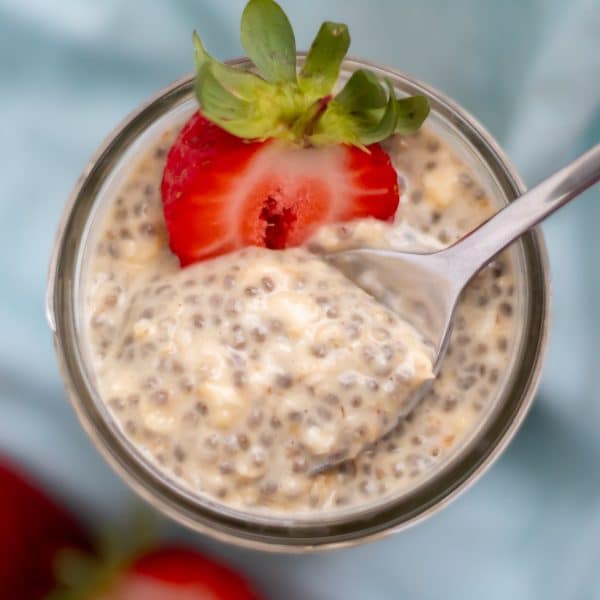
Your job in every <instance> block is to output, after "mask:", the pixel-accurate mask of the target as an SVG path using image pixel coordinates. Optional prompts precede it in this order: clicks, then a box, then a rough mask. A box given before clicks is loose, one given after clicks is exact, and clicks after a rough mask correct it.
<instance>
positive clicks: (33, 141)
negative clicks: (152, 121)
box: [0, 0, 600, 600]
mask: <svg viewBox="0 0 600 600" xmlns="http://www.w3.org/2000/svg"><path fill="white" fill-rule="evenodd" d="M243 4H244V2H243V1H242V0H231V1H230V0H227V1H225V0H221V1H219V0H212V1H211V0H178V1H175V0H153V1H152V2H149V1H142V0H123V1H119V0H103V1H102V2H100V1H97V2H92V1H89V0H55V1H52V2H51V1H48V0H0V81H1V83H0V86H1V87H0V134H1V140H2V146H1V149H0V282H2V283H1V284H0V285H1V291H2V293H1V294H0V403H1V404H0V406H1V413H0V447H1V448H2V449H3V450H4V451H5V452H7V453H9V454H11V455H12V456H14V457H16V458H17V459H18V460H19V461H21V462H22V463H23V464H24V465H26V466H27V467H28V468H30V469H31V470H32V471H33V472H34V473H36V474H37V475H38V476H39V477H41V478H42V479H43V481H45V482H46V483H47V484H48V485H49V486H51V487H53V488H54V489H55V490H56V492H57V493H58V494H59V495H60V496H61V497H62V498H63V499H64V500H65V501H67V502H69V503H70V504H71V505H72V506H73V507H75V509H76V510H78V511H80V512H81V513H83V514H85V515H87V517H88V518H89V520H90V522H91V523H94V524H96V525H98V526H100V524H101V523H102V522H105V521H107V520H109V519H110V518H116V517H117V516H118V515H119V514H120V513H122V512H123V511H124V509H125V507H126V506H128V505H129V504H130V503H131V502H132V501H133V497H132V494H131V493H130V492H129V491H128V490H127V489H126V488H125V486H124V485H123V484H122V483H121V482H120V481H119V480H118V479H117V477H116V476H115V475H114V474H113V473H112V472H111V471H110V470H109V468H108V467H107V466H106V465H105V464H104V462H103V461H102V460H101V459H100V458H99V455H98V454H97V453H96V451H95V450H94V449H93V448H92V446H91V444H90V443H89V441H88V439H87V438H86V436H85V435H84V433H83V431H82V430H81V429H80V427H79V425H78V423H77V422H76V420H75V417H74V415H73V413H72V411H71V409H70V407H69V405H68V404H67V401H66V398H65V393H64V391H63V387H62V384H61V381H60V378H59V375H58V371H57V368H56V364H55V360H54V354H53V349H52V343H51V338H50V333H49V331H48V328H47V327H46V323H45V320H44V314H43V297H44V290H45V285H46V268H47V263H48V259H49V255H50V248H51V246H52V240H53V236H54V230H55V226H56V224H57V222H58V220H59V216H60V214H61V211H62V207H63V204H64V202H65V200H66V198H67V196H68V194H69V191H70V188H71V187H72V185H73V183H74V181H75V179H76V178H77V176H78V173H79V171H80V170H81V168H82V167H83V166H84V164H85V163H86V161H87V159H88V157H89V156H90V155H91V154H92V152H93V151H94V149H95V148H96V146H97V145H98V144H99V143H100V141H101V140H102V139H103V137H104V136H105V135H106V134H107V132H108V131H110V130H111V129H112V128H113V126H114V125H115V124H116V123H117V122H119V121H120V120H121V119H122V118H123V117H124V116H125V115H126V114H127V113H128V112H129V111H130V110H131V109H132V108H134V107H135V106H136V105H137V104H138V103H139V102H141V101H142V100H144V99H145V98H146V97H148V96H149V95H151V94H152V93H154V92H155V91H156V90H157V89H158V88H161V87H163V86H165V85H166V84H168V83H170V82H171V81H172V80H174V79H176V78H178V77H179V76H180V75H182V74H183V73H185V72H187V71H190V70H191V67H192V64H191V44H190V32H191V30H192V29H193V28H197V29H198V30H199V31H200V32H201V34H202V36H203V38H204V40H205V42H206V44H207V46H208V48H209V49H210V50H211V51H212V52H213V53H214V54H216V55H217V56H219V57H221V58H228V57H232V56H235V55H239V54H241V49H240V47H239V42H238V37H237V23H238V19H239V15H240V13H241V10H242V8H243ZM282 4H283V5H284V7H285V8H286V10H287V12H288V14H289V15H290V18H291V20H292V22H293V23H294V25H295V28H296V31H297V37H298V45H299V47H306V46H307V45H308V44H309V42H310V39H311V37H312V35H313V33H314V32H315V31H316V28H317V26H318V24H319V23H320V22H321V21H322V20H324V19H326V18H327V19H332V20H336V19H337V20H343V21H345V22H347V23H348V24H349V25H350V28H351V32H352V34H353V45H352V49H351V53H352V54H354V55H356V56H365V57H369V58H371V59H373V60H376V61H381V62H383V63H387V64H389V65H391V66H393V67H397V68H399V69H402V70H404V71H406V72H408V73H410V74H412V75H414V76H416V77H418V78H420V79H423V80H425V81H427V82H429V83H431V84H432V85H434V86H436V87H438V88H439V89H441V90H442V91H444V92H446V93H447V94H449V95H450V96H451V97H453V98H455V99H456V100H457V101H459V102H460V103H461V104H463V105H464V106H465V107H466V108H467V109H469V110H470V111H471V112H472V113H473V114H474V115H475V116H477V117H478V118H479V119H480V120H481V121H482V122H483V123H484V124H485V125H486V126H487V127H488V128H489V129H490V130H491V131H492V133H493V134H494V135H495V136H496V137H497V139H498V140H499V141H500V142H501V144H502V145H503V146H504V148H505V149H506V150H507V151H508V153H509V154H510V155H511V157H512V158H513V160H514V162H515V164H516V166H517V167H518V169H519V170H520V171H521V173H522V174H523V176H524V177H525V179H526V181H527V182H528V183H529V184H532V183H535V182H536V181H537V180H538V179H539V178H541V177H542V176H544V175H546V174H549V173H550V172H551V171H552V170H553V169H554V168H556V167H559V166H560V165H561V164H562V163H563V162H565V161H567V160H568V159H570V158H573V157H575V155H576V154H577V153H578V152H580V151H582V150H584V149H585V148H587V147H589V146H591V145H593V144H594V143H597V142H598V141H600V33H599V32H600V2H599V1H598V0H569V1H568V2H564V1H562V0H520V1H518V0H505V1H504V2H496V1H495V0H494V1H492V0H488V1H481V0H479V1H478V0H453V1H452V2H449V1H442V0H420V1H414V0H397V1H394V0H387V1H386V0H370V1H369V2H365V1H363V0H335V1H334V0H332V1H323V0H302V1H301V2H300V1H292V0H283V1H282ZM599 201H600V190H598V189H597V190H595V191H593V192H591V193H588V194H587V196H586V197H585V198H582V199H580V200H579V201H578V202H577V203H576V204H574V205H572V206H569V207H568V208H566V209H564V210H563V211H561V212H560V214H558V215H556V216H555V217H553V218H552V219H551V221H550V222H549V223H548V224H547V225H546V226H545V232H546V234H547V239H548V245H549V251H550V256H551V261H552V267H553V275H554V300H555V301H554V325H553V328H552V340H551V347H550V353H549V356H548V360H547V365H546V370H545V374H544V378H543V382H542V386H541V390H540V393H539V395H538V398H537V401H536V405H535V408H534V410H533V412H532V414H531V415H530V417H529V419H528V421H527V422H526V424H525V426H524V428H523V429H522V431H521V432H520V434H519V435H518V436H517V439H516V440H515V442H514V443H513V444H512V446H511V447H510V448H509V450H508V451H507V452H506V454H505V455H504V456H503V458H502V459H501V460H500V461H499V462H498V463H497V464H496V466H495V467H494V468H493V469H492V470H491V471H490V472H489V473H488V474H487V475H486V476H485V477H484V479H483V480H482V481H481V482H479V483H478V484H477V485H476V486H475V487H474V488H473V489H472V490H470V491H469V492H468V493H466V494H465V495H463V496H462V497H461V498H459V500H458V501H456V502H455V503H454V504H452V505H451V506H450V507H449V508H447V509H446V510H445V511H443V512H442V513H440V514H439V515H437V516H435V517H434V518H432V519H430V520H429V521H427V522H426V523H424V524H422V525H420V526H418V527H416V528H414V529H412V530H410V531H408V532H406V533H404V534H402V535H399V536H395V537H392V538H390V539H387V540H385V541H382V542H379V543H376V544H372V545H368V546H365V547H360V548H358V549H354V550H349V551H344V552H339V553H335V554H328V555H321V556H313V557H310V556H308V557H285V556H282V557H279V556H269V555H264V554H260V553H253V552H249V551H238V550H233V549H231V548H228V547H226V546H222V545H219V544H215V543H212V542H208V541H207V540H204V539H197V538H196V541H197V543H198V544H200V545H201V546H205V547H210V548H211V550H212V551H214V552H215V553H217V554H220V555H223V556H225V557H227V558H228V559H229V560H230V561H232V562H233V563H236V564H238V565H239V567H240V568H242V569H244V570H246V571H248V572H249V573H252V574H253V576H254V577H255V579H256V580H257V581H258V582H259V583H261V584H262V585H263V588H264V590H265V592H267V593H268V594H270V597H271V598H274V599H278V598H283V597H285V598H286V600H335V599H345V600H358V599H367V598H368V599H373V600H388V599H390V600H391V599H396V598H405V599H411V600H412V599H421V598H423V599H432V600H437V599H440V598H444V599H445V600H451V599H454V598H457V599H458V598H460V599H465V598H466V599H468V598H486V599H503V600H504V599H506V598H511V599H526V598H527V599H529V598H545V599H555V598H556V599H561V600H563V599H569V600H570V599H573V600H575V599H577V600H580V599H581V600H584V599H585V600H588V599H598V598H600V469H599V467H598V465H599V464H600V434H599V432H600V392H599V391H598V386H597V384H596V381H595V378H594V377H595V375H596V374H597V372H598V367H599V366H600V365H599V360H598V352H597V351H596V348H597V340H598V337H599V335H600V303H599V298H600V287H599V286H600V261H599V260H598V258H599V250H600V248H599V245H600V242H599V237H598V225H599V223H600V204H599ZM0 493H1V490H0ZM173 533H174V535H182V534H183V532H182V531H181V530H180V529H178V528H176V527H174V528H173Z"/></svg>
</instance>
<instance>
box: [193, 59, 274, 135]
mask: <svg viewBox="0 0 600 600" xmlns="http://www.w3.org/2000/svg"><path fill="white" fill-rule="evenodd" d="M215 68H217V67H216V66H215V65H214V64H209V63H206V64H205V65H204V66H203V67H202V68H201V69H200V71H199V72H198V75H197V77H196V98H197V99H198V103H199V104H200V108H201V109H202V113H203V114H204V115H205V116H206V117H207V118H208V119H210V120H211V121H213V123H216V124H217V125H219V127H221V128H223V129H225V131H228V132H229V133H231V134H232V135H235V136H237V137H240V138H245V139H265V138H267V137H284V136H282V135H279V133H280V132H279V131H278V125H277V119H278V117H279V111H278V110H277V103H276V102H272V103H268V102H264V103H263V104H259V103H250V102H247V101H245V100H243V99H241V98H238V97H237V96H235V95H234V94H232V93H231V92H229V91H228V90H227V89H225V87H224V86H223V85H222V84H221V82H220V81H219V80H218V79H217V78H216V76H215V74H214V69H215ZM271 104H273V106H271Z"/></svg>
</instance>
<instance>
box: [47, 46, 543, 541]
mask: <svg viewBox="0 0 600 600" xmlns="http://www.w3.org/2000/svg"><path fill="white" fill-rule="evenodd" d="M303 57H304V54H299V62H302V60H303ZM229 64H232V65H238V66H248V65H250V62H249V60H248V59H245V58H239V59H235V60H232V61H229ZM362 67H368V68H370V69H371V70H373V71H375V72H376V73H377V74H378V75H380V76H384V77H388V78H390V79H391V80H392V82H393V83H394V85H395V86H396V87H397V88H398V89H400V90H402V91H404V92H407V93H409V94H425V95H427V96H428V98H429V100H430V103H431V106H432V111H434V112H436V113H437V114H438V115H439V116H440V117H441V118H442V119H444V120H445V121H448V122H450V123H451V124H452V125H453V127H454V128H455V129H457V130H458V132H459V133H461V134H462V135H463V136H464V137H465V138H466V140H467V141H468V142H469V144H470V145H471V146H472V147H473V149H474V151H475V152H476V153H477V154H478V156H479V157H480V158H481V160H482V161H483V162H484V163H485V164H486V165H487V166H488V167H489V168H490V169H491V171H492V172H493V174H494V176H495V177H496V178H497V180H498V184H499V186H500V188H501V189H502V192H503V194H504V196H505V198H506V200H507V201H512V200H513V199H514V198H515V197H518V196H519V195H520V194H522V193H523V192H524V191H525V187H524V185H523V183H522V181H521V180H520V178H519V176H518V175H517V174H516V172H515V170H514V169H513V167H512V166H511V164H510V162H509V160H508V158H507V157H506V156H505V154H504V152H503V151H502V150H501V148H500V147H499V145H498V144H497V142H496V141H495V140H494V139H493V137H492V136H491V135H490V134H489V133H488V132H487V131H486V130H485V128H484V127H483V126H482V125H481V124H480V123H479V122H478V121H477V120H476V119H474V118H473V117H472V116H471V115H470V114H469V113H468V112H466V111H465V110H464V109H463V108H461V107H460V106H459V105H457V104H456V103H455V102H453V101H452V100H450V99H449V98H447V97H446V96H445V95H444V94H442V93H440V92H438V91H437V90H435V89H434V88H432V87H430V86H428V85H425V84H422V83H421V82H419V81H416V80H414V79H412V78H411V77H409V76H406V75H404V74H403V73H401V72H398V71H395V70H392V69H389V68H387V67H383V66H380V65H377V64H375V63H372V62H369V61H363V60H357V59H352V58H348V59H346V60H345V61H344V63H343V65H342V68H343V69H344V70H345V71H352V70H355V69H356V68H362ZM192 86H193V76H190V75H188V76H185V77H183V78H181V79H179V80H177V81H176V82H174V83H173V84H171V85H170V86H168V87H166V88H164V89H162V90H160V91H159V92H157V93H156V94H155V95H154V96H152V97H151V98H150V99H149V100H148V101H147V102H145V103H144V104H143V105H141V106H140V107H139V108H137V109H136V110H135V111H133V112H132V113H131V114H130V115H128V116H127V117H126V118H125V119H124V120H123V121H122V122H121V123H120V124H119V125H118V126H117V127H116V128H115V129H114V130H113V132H112V133H111V134H109V136H108V137H107V138H106V139H105V141H104V143H103V144H102V145H101V146H100V148H99V149H98V151H97V152H96V153H95V154H94V156H93V157H92V159H91V160H90V161H89V163H88V164H87V166H86V167H85V169H84V170H83V173H82V175H81V176H80V178H79V180H78V182H77V184H76V186H75V188H74V190H73V192H72V194H71V196H70V198H69V200H68V202H67V204H66V206H65V209H64V212H63V216H62V219H61V222H60V225H59V228H58V232H57V235H56V241H55V246H54V250H53V254H52V258H51V261H50V268H49V277H48V289H47V296H46V315H47V318H48V322H49V324H50V327H51V329H52V331H53V333H54V338H55V349H56V352H57V357H58V362H59V366H60V369H61V373H62V377H63V380H64V382H65V387H66V388H67V391H68V394H69V397H70V400H71V403H72V404H73V407H74V409H75V411H76V413H77V415H78V417H79V420H80V422H81V423H82V426H83V427H84V429H85V430H86V432H87V433H88V435H89V436H90V437H91V438H92V440H93V441H94V443H95V445H96V447H97V448H98V449H99V450H100V452H101V453H102V454H103V456H104V457H105V459H107V461H108V462H109V463H110V464H111V466H112V467H113V468H114V469H115V470H116V471H117V473H118V474H119V475H120V476H121V477H122V478H123V479H124V480H125V481H126V482H127V483H128V484H129V485H130V486H131V487H132V488H133V489H134V490H135V491H136V492H137V493H138V494H139V495H140V496H142V497H143V498H144V499H145V500H147V501H148V502H149V503H150V504H152V505H153V506H155V507H156V508H158V509H159V510H161V511H162V512H163V513H165V514H167V515H168V516H170V517H171V518H173V519H175V520H177V521H179V522H180V523H182V524H184V525H186V526H188V527H190V528H192V529H195V530H197V531H200V532H202V533H205V534H207V535H210V536H212V537H215V538H218V539H220V540H222V541H226V542H230V543H235V544H237V545H243V546H248V547H252V548H260V549H263V550H270V551H279V552H281V551H284V552H306V551H312V550H323V549H331V548H339V547H344V546H350V545H354V544H357V543H362V542H365V541H371V540H375V539H379V538H381V537H383V536H384V535H388V534H389V533H392V532H394V531H398V530H400V529H405V528H407V527H409V526H411V525H414V524H416V523H418V522H420V521H422V520H424V519H425V518H427V517H428V516H430V515H431V514H433V513H435V512H437V511H438V510H440V509H441V508H443V507H444V506H446V505H447V504H448V503H449V502H451V501H452V500H453V499H454V498H456V497H457V496H458V494H459V493H461V492H462V491H464V490H466V489H467V488H468V487H469V486H470V485H472V484H473V483H474V482H475V481H476V480H477V479H478V478H479V477H480V476H481V475H482V474H483V473H484V472H485V471H486V470H487V469H488V468H489V467H490V466H491V464H492V463H493V462H494V461H495V460H496V459H497V458H498V456H499V455H500V454H501V453H502V451H503V450H504V448H505V447H506V446H507V444H508V443H509V442H510V440H511V439H512V437H513V436H514V435H515V433H516V431H517V430H518V428H519V426H520V424H521V423H522V421H523V419H524V418H525V416H526V414H527V412H528V409H529V407H530V406H531V403H532V401H533V397H534V394H535V390H536V388H537V384H538V382H539V378H540V374H541V366H542V363H543V358H544V354H545V349H546V346H547V338H548V327H549V314H550V279H549V274H548V258H547V253H546V249H545V243H544V240H543V237H542V235H541V232H540V231H539V230H534V231H532V232H530V233H528V234H526V236H524V237H523V238H522V241H521V242H519V243H521V244H522V245H523V251H524V253H525V256H526V261H525V262H526V265H525V266H526V270H527V277H526V280H527V284H528V295H529V294H530V295H531V298H529V300H528V303H527V304H528V306H527V309H528V315H527V321H526V323H527V326H528V328H530V329H528V335H527V336H526V337H527V340H526V342H527V344H526V346H527V347H526V348H522V349H521V351H522V352H523V353H524V354H525V355H526V356H523V360H520V361H518V362H519V364H520V370H521V373H520V377H518V378H517V380H516V381H515V383H513V385H517V386H519V389H520V390H521V391H520V393H519V394H516V396H518V397H515V398H514V399H513V400H512V401H511V402H510V403H507V404H509V405H507V406H504V407H502V410H500V411H498V415H496V417H495V419H496V421H497V423H495V425H496V427H491V425H494V424H493V423H490V424H488V429H489V430H490V431H488V436H489V438H490V440H489V441H488V445H487V447H486V448H485V451H482V450H479V452H474V451H473V449H471V451H470V452H469V449H468V448H465V449H464V450H463V451H462V453H461V455H459V456H458V457H456V461H454V460H453V461H451V463H450V464H448V465H446V466H445V467H443V468H442V469H441V471H440V473H439V474H438V475H436V476H435V477H433V478H432V479H431V481H425V482H424V483H423V484H422V485H419V486H416V487H415V489H414V490H411V491H409V492H407V493H406V494H403V495H401V496H400V498H398V499H397V501H391V502H390V503H387V504H385V505H384V506H382V507H381V510H378V508H379V507H375V508H374V509H372V512H373V516H372V517H369V518H366V517H363V515H361V519H360V521H359V525H358V526H357V521H353V520H352V516H356V515H358V514H359V513H360V512H361V511H360V508H357V510H356V511H353V513H351V514H350V515H349V517H348V519H346V520H345V521H344V522H340V523H327V524H317V523H316V522H315V523H310V522H309V521H300V522H298V523H292V522H290V519H285V520H281V521H280V522H279V523H277V524H273V523H272V522H271V523H269V522H268V521H272V519H265V520H264V521H265V522H263V519H261V518H259V517H256V516H255V515H252V516H251V518H252V521H249V520H248V517H249V516H250V515H247V513H244V516H245V518H241V517H239V516H237V514H241V513H238V512H237V511H225V512H223V508H222V507H221V505H218V506H219V509H218V510H216V509H215V508H214V506H211V505H215V506H216V504H217V503H211V502H205V501H202V500H200V499H199V498H198V497H197V496H196V497H194V498H192V496H193V495H192V494H185V493H181V492H180V491H178V490H175V489H174V488H173V486H172V485H170V482H169V479H168V478H167V477H165V476H162V475H161V474H159V473H157V472H156V471H157V470H156V469H154V471H152V469H150V468H149V467H148V466H147V465H144V464H140V461H138V460H137V459H136V457H135V456H134V453H133V452H132V451H128V450H127V448H126V447H122V446H123V444H122V443H120V442H119V440H118V439H115V433H114V431H113V428H112V427H111V426H110V424H109V423H108V422H107V420H106V419H105V418H104V417H103V416H102V415H101V414H100V412H99V411H98V407H97V406H96V402H95V401H94V399H93V394H92V393H91V384H90V382H89V381H88V380H87V377H86V374H85V372H84V369H82V360H81V356H80V351H79V348H78V343H77V326H76V323H75V309H74V298H73V288H74V284H73V282H74V281H75V279H76V273H77V271H78V269H79V265H78V258H77V255H78V254H80V248H79V240H80V239H81V237H82V236H81V231H82V228H84V227H85V225H86V218H87V220H89V214H90V209H91V206H92V205H93V204H94V202H95V200H96V198H97V193H96V194H94V193H93V192H94V190H95V191H96V192H97V191H98V190H99V189H100V187H101V183H102V181H103V178H104V177H105V176H106V175H107V173H109V172H110V170H111V169H110V167H111V164H112V163H111V162H110V161H109V158H110V156H111V152H114V151H115V148H118V147H119V144H121V143H122V142H123V141H124V140H125V139H128V140H130V142H131V141H132V140H134V139H135V137H137V136H138V135H139V134H140V133H143V131H145V130H146V129H147V128H148V127H149V126H150V125H151V124H152V122H153V121H155V120H157V118H158V117H160V116H162V115H164V114H167V113H168V112H169V110H171V109H172V108H174V107H176V106H177V104H178V102H181V101H182V99H184V98H186V97H188V96H189V94H190V92H191V90H192ZM153 115H154V119H152V118H151V117H152V116H153ZM113 162H114V161H113ZM90 192H91V193H90ZM83 204H85V205H86V206H85V208H83V207H82V205H83ZM85 209H87V212H85ZM82 211H83V212H82ZM536 313H537V314H536ZM515 368H518V367H515ZM463 455H464V456H463ZM444 474H445V475H444ZM442 475H444V477H442ZM229 513H231V514H229Z"/></svg>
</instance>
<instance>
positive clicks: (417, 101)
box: [394, 96, 430, 133]
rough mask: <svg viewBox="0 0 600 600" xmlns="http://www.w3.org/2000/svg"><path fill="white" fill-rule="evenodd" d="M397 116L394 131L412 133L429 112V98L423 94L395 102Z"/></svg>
mask: <svg viewBox="0 0 600 600" xmlns="http://www.w3.org/2000/svg"><path fill="white" fill-rule="evenodd" d="M396 104H397V110H398V118H397V121H396V127H395V129H394V132H395V133H414V132H415V131H417V129H419V127H421V125H422V124H423V121H425V119H426V118H427V115H428V114H429V111H430V107H429V100H427V98H426V97H425V96H411V97H410V98H402V99H401V100H398V101H397V102H396Z"/></svg>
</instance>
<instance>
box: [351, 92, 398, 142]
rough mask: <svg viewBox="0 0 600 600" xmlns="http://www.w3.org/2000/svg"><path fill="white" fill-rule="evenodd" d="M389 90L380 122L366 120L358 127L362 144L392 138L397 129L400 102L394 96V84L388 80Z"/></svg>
mask: <svg viewBox="0 0 600 600" xmlns="http://www.w3.org/2000/svg"><path fill="white" fill-rule="evenodd" d="M385 83H386V85H387V88H388V100H387V104H386V106H385V110H384V111H383V114H382V116H381V119H380V120H379V121H375V122H372V120H371V119H369V118H367V119H364V120H363V121H362V122H361V123H360V125H359V127H358V137H359V139H360V141H361V143H363V144H365V145H367V146H368V145H369V144H375V143H376V142H381V141H382V140H385V139H386V138H388V137H390V135H392V134H393V133H394V131H395V129H396V123H397V121H398V101H397V100H396V96H395V94H394V88H393V87H392V84H391V83H390V82H389V81H387V80H386V82H385Z"/></svg>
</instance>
